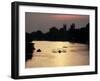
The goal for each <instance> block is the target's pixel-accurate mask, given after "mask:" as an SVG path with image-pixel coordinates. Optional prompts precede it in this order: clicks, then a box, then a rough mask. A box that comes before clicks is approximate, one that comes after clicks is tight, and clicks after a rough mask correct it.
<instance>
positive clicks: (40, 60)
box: [25, 41, 89, 68]
mask: <svg viewBox="0 0 100 81" xmlns="http://www.w3.org/2000/svg"><path fill="white" fill-rule="evenodd" d="M32 43H35V45H34V46H35V48H36V49H35V51H34V53H33V57H32V59H30V60H28V61H27V62H26V64H25V67H26V68H34V67H58V66H59V67H60V66H80V65H89V49H88V45H87V44H80V43H71V42H58V41H57V42H55V41H33V42H32ZM38 49H40V50H41V52H37V50H38Z"/></svg>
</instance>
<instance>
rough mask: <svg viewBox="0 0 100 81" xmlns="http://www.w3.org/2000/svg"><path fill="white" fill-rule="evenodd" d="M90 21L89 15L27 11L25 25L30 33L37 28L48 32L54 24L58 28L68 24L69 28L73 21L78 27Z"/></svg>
mask: <svg viewBox="0 0 100 81" xmlns="http://www.w3.org/2000/svg"><path fill="white" fill-rule="evenodd" d="M88 22H89V16H88V15H72V14H47V13H31V12H26V13H25V27H26V32H28V33H31V32H32V31H37V30H41V31H42V32H44V33H46V32H48V31H49V28H51V27H53V26H55V27H56V28H58V29H59V28H62V26H63V24H66V25H67V27H68V28H69V27H70V25H71V24H72V23H75V25H76V28H80V27H84V26H85V25H86V24H87V23H88Z"/></svg>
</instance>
